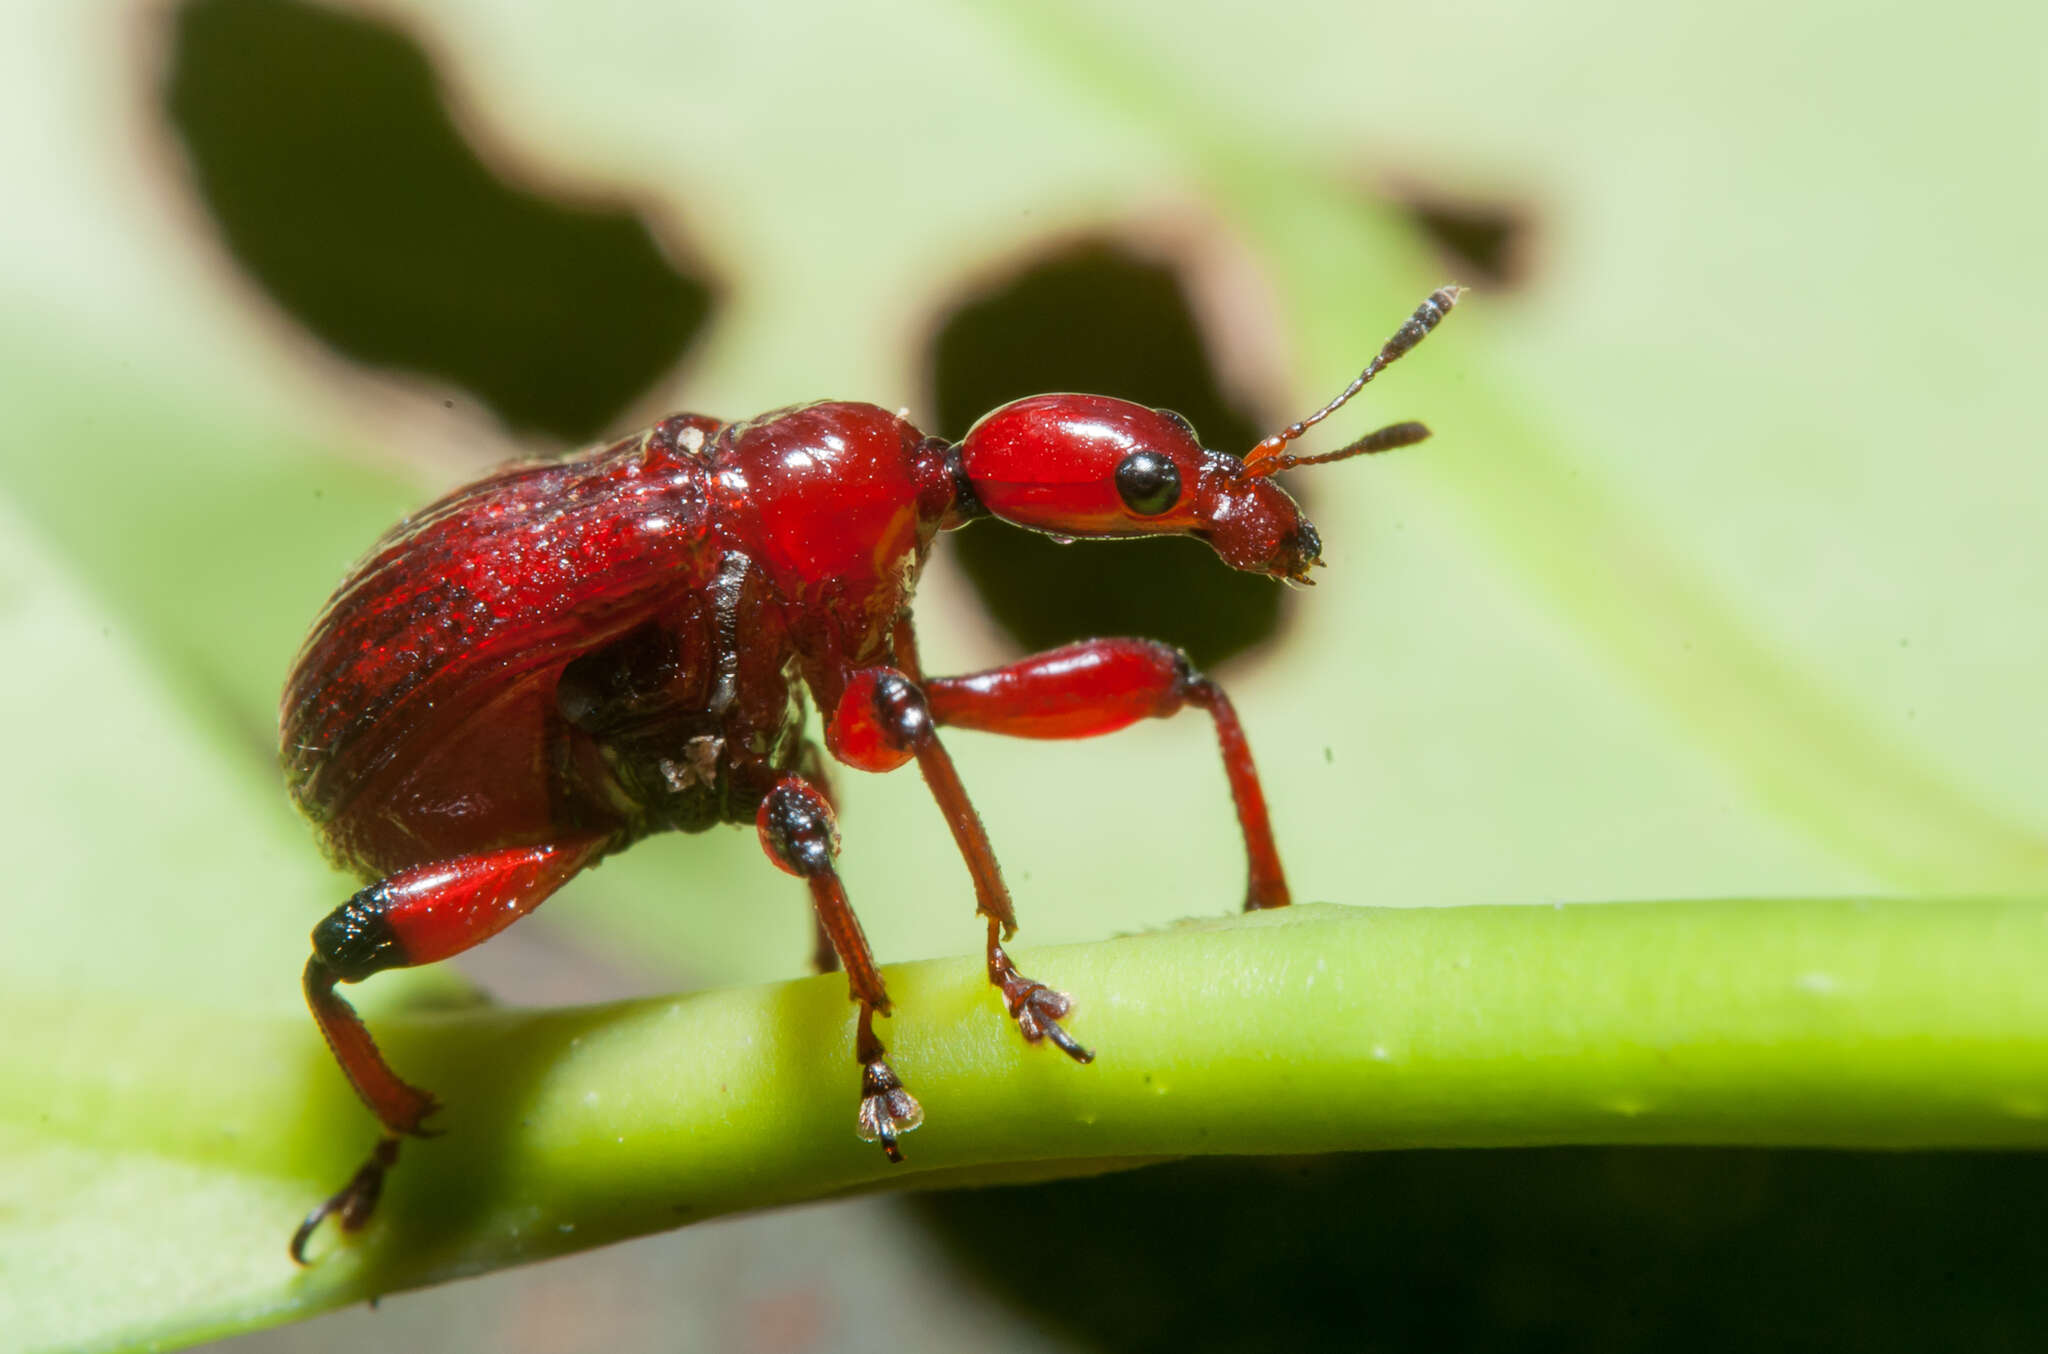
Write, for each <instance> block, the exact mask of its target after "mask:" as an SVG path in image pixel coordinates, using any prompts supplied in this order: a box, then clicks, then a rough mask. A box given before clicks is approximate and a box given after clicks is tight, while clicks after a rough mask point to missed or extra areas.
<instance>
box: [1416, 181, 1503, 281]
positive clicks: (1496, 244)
mask: <svg viewBox="0 0 2048 1354" xmlns="http://www.w3.org/2000/svg"><path fill="white" fill-rule="evenodd" d="M1408 210H1409V211H1410V212H1412V213H1414V216H1415V221H1416V224H1418V225H1420V226H1421V227H1422V229H1423V230H1424V232H1426V233H1427V234H1428V235H1429V237H1430V238H1431V239H1432V240H1434V241H1435V242H1436V245H1437V247H1438V248H1439V249H1441V250H1442V251H1443V252H1444V253H1445V254H1447V255H1449V257H1450V261H1451V264H1452V266H1453V267H1454V268H1456V269H1457V271H1458V280H1459V281H1460V282H1468V283H1473V284H1476V285H1478V286H1482V287H1486V288H1488V289H1489V290H1499V289H1501V288H1505V287H1515V286H1520V285H1521V284H1522V283H1523V282H1524V281H1525V280H1526V279H1527V275H1528V249H1529V236H1530V234H1531V222H1530V220H1529V214H1528V213H1527V212H1525V211H1522V210H1520V209H1517V208H1514V207H1509V206H1504V205H1501V204H1498V203H1484V202H1463V201H1457V200H1454V199H1450V198H1437V197H1426V196H1416V197H1411V198H1410V199H1409V201H1408Z"/></svg>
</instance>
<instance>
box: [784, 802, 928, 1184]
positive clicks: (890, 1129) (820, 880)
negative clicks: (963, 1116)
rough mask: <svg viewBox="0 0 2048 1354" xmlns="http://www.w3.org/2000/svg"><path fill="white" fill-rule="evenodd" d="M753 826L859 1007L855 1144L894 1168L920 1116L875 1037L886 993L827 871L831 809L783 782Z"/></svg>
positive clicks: (840, 889) (833, 850)
mask: <svg viewBox="0 0 2048 1354" xmlns="http://www.w3.org/2000/svg"><path fill="white" fill-rule="evenodd" d="M754 825H755V827H756V828H758V829H759V831H760V834H761V846H762V849H763V850H765V851H766V852H767V853H768V859H770V860H772V861H774V862H775V864H776V865H777V866H778V867H779V868H781V869H783V870H786V871H788V872H789V873H790V874H793V875H795V876H796V877H797V878H799V879H801V880H803V881H804V882H805V883H806V884H808V885H810V889H811V902H812V905H813V906H814V908H815V909H816V912H817V919H818V930H819V932H820V933H821V935H822V936H823V937H824V939H825V941H826V942H827V943H829V945H830V947H831V950H832V952H833V953H834V954H835V955H837V956H838V959H839V966H840V967H841V968H843V969H844V970H846V985H847V995H848V996H850V997H851V998H852V999H853V1000H854V1001H856V1002H858V1003H859V1004H860V1023H859V1025H858V1027H857V1028H856V1030H855V1033H854V1041H853V1056H854V1059H855V1061H857V1062H858V1063H859V1064H860V1114H859V1117H858V1120H857V1122H858V1125H859V1131H860V1136H861V1137H862V1139H864V1140H865V1141H867V1142H879V1143H880V1144H882V1151H883V1152H885V1153H887V1154H888V1157H889V1160H891V1161H901V1160H903V1153H902V1151H901V1149H899V1148H898V1147H897V1145H896V1140H897V1138H898V1137H900V1136H901V1135H903V1134H905V1133H908V1132H910V1130H912V1129H914V1128H916V1127H917V1126H918V1125H919V1124H921V1123H923V1122H924V1110H923V1108H922V1107H921V1106H919V1105H918V1103H917V1097H916V1096H913V1095H912V1094H911V1093H910V1092H909V1091H907V1090H905V1089H904V1086H903V1082H902V1080H901V1079H900V1078H898V1077H897V1075H896V1072H895V1069H894V1068H892V1067H890V1066H889V1062H888V1058H887V1053H888V1050H886V1049H884V1048H883V1047H882V1041H881V1039H880V1038H879V1037H877V1035H876V1034H875V1017H876V1016H878V1015H887V1014H889V993H888V989H886V988H885V987H883V986H882V973H881V970H879V969H877V968H876V967H875V956H874V952H873V951H872V950H870V949H869V948H868V938H867V936H866V935H864V934H863V933H862V931H861V929H860V918H858V917H856V916H854V914H853V905H852V904H850V903H849V902H847V900H846V887H845V885H843V884H842V883H840V881H839V871H838V869H837V868H836V867H835V866H834V865H833V863H832V861H833V858H834V857H835V856H837V855H838V854H839V828H838V825H837V823H836V822H835V821H834V819H833V816H832V806H831V804H829V803H827V802H826V799H825V796H824V795H823V794H821V793H820V792H819V790H818V788H817V787H816V786H815V785H812V784H811V783H810V782H809V781H807V780H805V779H804V778H803V777H802V776H784V777H783V778H782V779H781V780H779V781H777V782H776V784H775V788H774V789H772V790H770V791H769V792H768V797H767V798H766V799H764V800H762V801H761V808H760V810H759V812H758V813H757V814H756V815H755V819H754Z"/></svg>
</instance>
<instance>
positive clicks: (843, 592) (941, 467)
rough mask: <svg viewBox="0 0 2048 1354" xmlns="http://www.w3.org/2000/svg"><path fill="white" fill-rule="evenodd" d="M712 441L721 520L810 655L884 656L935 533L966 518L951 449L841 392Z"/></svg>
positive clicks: (822, 658) (810, 660) (828, 663)
mask: <svg viewBox="0 0 2048 1354" xmlns="http://www.w3.org/2000/svg"><path fill="white" fill-rule="evenodd" d="M712 452H713V468H714V475H713V478H714V481H715V488H714V491H713V492H714V495H715V497H716V499H717V502H718V507H719V510H718V518H719V521H720V523H721V530H722V531H723V532H725V533H726V535H727V536H728V538H729V544H730V546H731V548H733V549H737V550H740V551H742V552H744V553H746V554H747V555H748V557H749V558H750V559H751V560H752V562H753V565H754V566H755V567H756V568H758V569H759V570H761V572H762V575H763V577H764V578H765V580H766V581H767V583H768V584H769V586H770V587H772V588H773V589H774V591H775V592H776V594H777V595H778V596H779V597H780V598H781V600H782V602H783V604H784V607H783V609H784V612H785V614H786V615H787V616H788V618H789V620H790V631H791V634H792V636H793V637H794V638H795V639H796V641H797V643H798V645H799V647H800V649H802V650H803V656H804V658H805V660H806V666H807V667H808V668H809V669H811V670H812V671H813V672H814V673H817V674H820V675H823V674H824V672H825V670H827V669H833V668H841V669H845V670H849V671H850V670H851V669H853V668H857V667H860V666H864V665H866V664H871V663H876V662H880V661H883V660H884V659H885V657H886V655H887V647H888V636H889V630H890V626H891V625H892V623H893V622H894V621H895V619H896V617H897V616H898V615H899V614H901V612H902V611H903V609H904V608H905V607H906V606H907V605H908V604H909V601H910V594H911V591H912V589H913V588H914V587H915V586H916V582H917V576H918V573H919V571H920V570H921V569H922V568H923V567H924V561H925V559H926V557H927V556H928V555H929V554H930V551H931V543H932V539H933V537H934V536H936V535H937V534H938V532H939V530H940V528H941V527H942V526H949V525H954V524H955V522H954V520H953V517H952V514H955V513H956V511H957V507H956V499H957V494H956V492H955V488H956V485H955V479H954V476H953V472H952V470H951V466H950V454H951V448H950V447H949V446H948V445H947V444H946V443H945V442H944V441H942V440H940V439H937V438H930V437H926V436H925V435H924V434H923V433H922V432H920V431H918V429H917V428H916V427H914V426H913V425H911V424H910V423H909V422H907V421H905V420H904V419H902V418H900V417H898V416H897V415H895V414H892V413H890V412H889V411H888V410H886V409H882V408H879V407H878V406H875V405H872V404H857V403H850V402H840V401H831V402H824V403H819V404H808V405H798V406H795V407H792V408H788V409H779V410H776V411H775V412H773V413H769V414H763V415H762V416H761V417H759V418H754V419H749V420H747V421H746V422H744V423H736V424H732V425H730V426H729V427H727V428H726V429H724V430H723V431H722V432H721V433H720V435H719V437H718V440H717V443H716V445H715V446H714V448H713V449H712ZM824 685H825V686H827V687H829V686H830V685H831V682H830V680H829V678H828V679H827V680H826V681H825V683H824ZM819 695H820V699H821V700H822V699H827V698H828V695H829V693H828V691H826V690H821V691H820V692H819Z"/></svg>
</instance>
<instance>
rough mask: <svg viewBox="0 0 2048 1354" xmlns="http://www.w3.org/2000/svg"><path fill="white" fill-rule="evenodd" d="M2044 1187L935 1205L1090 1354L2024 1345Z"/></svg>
mask: <svg viewBox="0 0 2048 1354" xmlns="http://www.w3.org/2000/svg"><path fill="white" fill-rule="evenodd" d="M2044 1189H2048V1157H2043V1156H2040V1155H2035V1154H2023V1153H2007V1154H2000V1153H1919V1154H1908V1153H1877V1152H1817V1151H1810V1152H1795V1151H1738V1150H1721V1149H1712V1150H1702V1149H1686V1148H1661V1149H1622V1148H1614V1149H1601V1148H1566V1149H1533V1150H1517V1151H1489V1152H1477V1151H1462V1152H1457V1151H1438V1152H1424V1151H1409V1152H1383V1153H1361V1154H1357V1155H1351V1156H1341V1157H1303V1158H1291V1159H1290V1158H1273V1159H1268V1160H1251V1161H1244V1160H1237V1161H1225V1160H1210V1161H1190V1162H1183V1163H1179V1164H1176V1165H1171V1166H1161V1167H1154V1168H1151V1169H1148V1170H1143V1171H1134V1172H1131V1173H1129V1174H1125V1175H1117V1176H1108V1177H1103V1178H1099V1179H1093V1180H1075V1181H1065V1182H1061V1183H1057V1184H1050V1185H1037V1186H1020V1187H1013V1188H1007V1189H1001V1190H973V1191H962V1192H955V1193H945V1194H932V1195H923V1196H918V1197H917V1198H916V1200H915V1202H914V1205H913V1206H914V1207H916V1208H917V1209H918V1210H919V1212H920V1213H921V1214H922V1215H923V1216H924V1218H925V1219H926V1220H927V1221H928V1222H930V1223H931V1224H932V1225H933V1226H934V1227H935V1229H936V1230H937V1231H938V1232H939V1234H940V1235H941V1237H942V1238H943V1241H944V1244H945V1245H946V1247H947V1250H948V1251H949V1252H950V1253H951V1254H953V1255H955V1256H956V1257H958V1258H959V1259H960V1260H961V1261H962V1262H963V1263H965V1264H966V1265H968V1266H969V1267H970V1268H971V1269H972V1270H974V1271H975V1272H976V1273H977V1274H978V1275H979V1276H980V1277H981V1278H982V1279H983V1280H985V1281H986V1282H987V1283H988V1284H989V1285H990V1286H991V1287H993V1288H994V1289H995V1290H996V1291H997V1292H998V1293H1000V1294H1002V1295H1003V1296H1004V1297H1006V1298H1007V1299H1009V1300H1010V1301H1011V1302H1012V1303H1013V1304H1015V1305H1016V1306H1018V1307H1020V1308H1022V1309H1024V1310H1026V1311H1029V1312H1032V1313H1034V1314H1036V1315H1038V1316H1039V1317H1040V1318H1041V1319H1042V1320H1043V1321H1045V1322H1046V1323H1047V1324H1048V1325H1050V1326H1052V1327H1053V1328H1055V1329H1057V1330H1059V1331H1062V1332H1064V1333H1066V1334H1068V1335H1069V1336H1072V1337H1079V1338H1080V1339H1081V1340H1083V1341H1084V1342H1085V1344H1086V1347H1087V1348H1091V1349H1115V1350H1128V1351H1133V1352H1134V1354H1143V1352H1144V1351H1158V1352H1159V1354H1184V1351H1187V1350H1197V1349H1199V1350H1267V1349H1284V1350H1302V1351H1315V1350H1344V1351H1353V1350H1388V1351H1393V1350H1434V1351H1445V1352H1446V1354H1454V1352H1455V1351H1461V1350H1475V1351H1477V1350H1499V1349H1541V1350H1602V1351H1614V1352H1615V1354H1630V1351H1642V1352H1643V1354H1652V1352H1654V1354H1665V1352H1666V1351H1681V1350H1700V1351H1722V1350H1730V1349H1742V1350H1768V1351H1777V1350H1784V1351H1792V1350H1802V1351H1803V1350H1817V1349H1855V1350H1899V1351H1907V1350H1911V1351H1919V1350H1926V1349H1971V1350H1990V1349H1998V1350H2007V1349H2010V1350H2019V1349H2029V1348H2033V1347H2036V1346H2037V1345H2038V1344H2039V1343H2040V1333H2041V1331H2042V1330H2043V1329H2048V1283H2043V1282H2042V1281H2041V1274H2042V1270H2043V1266H2048V1239H2044V1237H2048V1234H2044V1232H2043V1230H2042V1229H2041V1227H2040V1226H2039V1225H2038V1224H2039V1220H2038V1212H2039V1209H2038V1207H2037V1201H2038V1200H2039V1199H2040V1197H2041V1194H2042V1191H2043V1190H2044ZM1019 1237H1030V1238H1034V1239H1035V1244H1036V1249H1035V1250H1031V1251H1029V1252H1028V1253H1029V1254H1031V1255H1039V1256H1054V1257H1057V1260H1056V1261H1055V1262H1053V1263H1052V1265H1051V1267H1050V1268H1049V1267H1048V1265H1047V1264H1046V1263H1039V1262H1035V1261H1033V1260H1030V1259H1028V1258H1025V1257H1026V1252H1020V1250H1019V1247H1018V1244H1017V1239H1018V1238H1019Z"/></svg>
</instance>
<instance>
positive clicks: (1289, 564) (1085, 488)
mask: <svg viewBox="0 0 2048 1354" xmlns="http://www.w3.org/2000/svg"><path fill="white" fill-rule="evenodd" d="M960 466H961V470H962V472H963V473H964V475H965V477H966V479H967V481H968V484H969V485H970V486H971V487H972V490H973V493H974V495H975V497H976V498H977V499H978V500H979V502H980V504H981V506H982V507H983V508H984V509H986V510H987V511H988V512H989V513H990V514H992V515H994V516H996V517H999V518H1001V519H1002V520H1003V521H1005V522H1010V523H1014V524H1015V525H1017V526H1020V527H1029V528H1031V529H1032V530H1034V531H1043V532H1047V533H1049V534H1051V535H1055V536H1069V537H1077V538H1078V537H1117V536H1168V535H1180V536H1194V537H1196V538H1198V539H1200V540H1205V541H1207V542H1208V543H1209V544H1210V546H1212V547H1213V548H1214V549H1215V551H1216V553H1217V554H1218V555H1220V556H1221V557H1222V558H1223V561H1224V562H1225V563H1226V564H1228V565H1230V566H1231V567H1232V568H1235V569H1243V570H1246V571H1248V572H1251V573H1262V574H1271V575H1273V576H1274V577H1277V578H1293V579H1300V578H1304V577H1306V576H1307V573H1308V570H1309V568H1310V567H1311V566H1312V565H1313V564H1314V563H1315V562H1316V560H1317V558H1318V556H1320V554H1321V553H1322V543H1321V541H1320V539H1319V538H1318V536H1317V535H1316V530H1315V528H1314V527H1313V526H1311V525H1310V524H1309V522H1308V520H1307V519H1306V518H1304V517H1303V516H1302V514H1301V508H1300V507H1299V506H1298V505H1297V504H1296V503H1295V501H1294V499H1293V498H1292V497H1290V496H1289V495H1288V493H1287V491H1286V490H1284V489H1282V488H1281V487H1280V486H1279V485H1277V484H1275V483H1273V481H1272V480H1271V479H1266V478H1247V477H1246V476H1245V475H1244V462H1243V461H1241V460H1239V459H1238V458H1237V457H1235V456H1229V455H1225V454H1224V453H1222V452H1218V451H1210V450H1206V449H1205V448H1204V447H1203V446H1202V444H1201V442H1200V441H1199V440H1198V439H1197V438H1196V436H1195V430H1194V428H1193V427H1191V426H1190V425H1189V423H1188V421H1187V420H1186V419H1184V418H1182V417H1181V416H1180V415H1179V414H1176V413H1173V412H1171V411H1170V410H1165V409H1148V408H1146V407H1145V406H1144V405H1141V404H1133V403H1131V402H1130V401H1128V400H1119V399H1112V398H1110V397H1108V396H1106V395H1034V396H1032V397H1031V398H1029V399H1022V400H1017V401H1015V402H1013V403H1010V404H1006V405H1004V406H1003V407H1002V408H1000V409H997V410H995V411H994V412H993V413H990V414H988V415H987V416H986V417H984V418H982V419H981V421H980V422H978V423H976V424H975V425H974V426H973V427H972V428H971V429H969V430H968V433H967V436H966V438H965V439H964V440H963V441H962V442H961V444H960Z"/></svg>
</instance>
